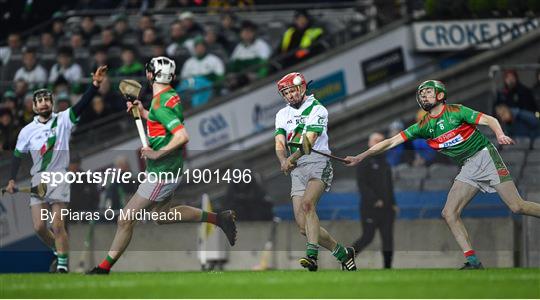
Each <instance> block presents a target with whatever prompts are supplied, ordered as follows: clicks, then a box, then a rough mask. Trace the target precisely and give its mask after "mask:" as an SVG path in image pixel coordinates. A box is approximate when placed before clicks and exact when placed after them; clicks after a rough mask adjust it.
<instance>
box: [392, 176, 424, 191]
mask: <svg viewBox="0 0 540 300" xmlns="http://www.w3.org/2000/svg"><path fill="white" fill-rule="evenodd" d="M421 188H422V179H421V178H398V179H397V180H394V191H420V190H421Z"/></svg>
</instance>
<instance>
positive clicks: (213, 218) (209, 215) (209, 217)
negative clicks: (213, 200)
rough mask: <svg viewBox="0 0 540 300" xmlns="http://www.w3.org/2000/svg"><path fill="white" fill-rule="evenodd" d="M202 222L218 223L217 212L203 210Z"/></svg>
mask: <svg viewBox="0 0 540 300" xmlns="http://www.w3.org/2000/svg"><path fill="white" fill-rule="evenodd" d="M201 222H206V223H210V224H214V225H217V214H216V213H213V212H208V211H204V210H203V211H202V213H201Z"/></svg>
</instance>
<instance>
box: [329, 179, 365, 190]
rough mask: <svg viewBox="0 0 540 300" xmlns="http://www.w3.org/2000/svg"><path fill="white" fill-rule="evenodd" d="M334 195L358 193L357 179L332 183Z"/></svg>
mask: <svg viewBox="0 0 540 300" xmlns="http://www.w3.org/2000/svg"><path fill="white" fill-rule="evenodd" d="M331 190H332V192H333V193H358V187H357V184H356V179H340V180H335V181H334V182H332V188H331Z"/></svg>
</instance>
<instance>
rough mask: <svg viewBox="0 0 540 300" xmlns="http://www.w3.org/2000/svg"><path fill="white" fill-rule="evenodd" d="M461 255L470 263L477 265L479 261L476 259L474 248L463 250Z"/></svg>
mask: <svg viewBox="0 0 540 300" xmlns="http://www.w3.org/2000/svg"><path fill="white" fill-rule="evenodd" d="M463 255H465V258H466V259H467V261H468V262H469V263H470V264H471V265H475V266H476V265H478V264H479V263H480V261H478V257H476V252H474V250H469V251H465V252H463Z"/></svg>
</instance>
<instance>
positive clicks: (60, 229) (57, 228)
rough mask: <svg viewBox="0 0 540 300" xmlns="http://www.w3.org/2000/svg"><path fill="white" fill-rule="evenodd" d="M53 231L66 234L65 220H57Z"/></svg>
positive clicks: (56, 233) (52, 227) (57, 233)
mask: <svg viewBox="0 0 540 300" xmlns="http://www.w3.org/2000/svg"><path fill="white" fill-rule="evenodd" d="M51 229H52V232H53V233H54V235H59V234H64V233H65V232H66V228H65V226H64V222H55V223H53V224H52V226H51Z"/></svg>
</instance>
